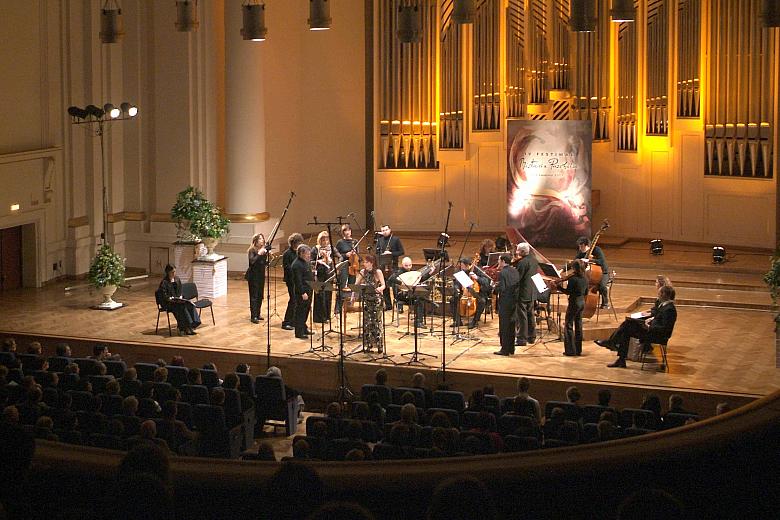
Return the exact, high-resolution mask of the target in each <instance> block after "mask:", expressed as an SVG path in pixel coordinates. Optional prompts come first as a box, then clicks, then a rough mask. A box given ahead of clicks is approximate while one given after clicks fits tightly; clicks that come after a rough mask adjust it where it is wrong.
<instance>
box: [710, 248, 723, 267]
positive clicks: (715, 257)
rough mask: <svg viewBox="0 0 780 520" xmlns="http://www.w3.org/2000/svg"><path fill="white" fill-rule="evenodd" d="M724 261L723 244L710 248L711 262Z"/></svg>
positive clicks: (718, 262) (719, 262)
mask: <svg viewBox="0 0 780 520" xmlns="http://www.w3.org/2000/svg"><path fill="white" fill-rule="evenodd" d="M725 261H726V248H725V247H723V246H715V247H713V248H712V263H713V264H722V263H723V262H725Z"/></svg>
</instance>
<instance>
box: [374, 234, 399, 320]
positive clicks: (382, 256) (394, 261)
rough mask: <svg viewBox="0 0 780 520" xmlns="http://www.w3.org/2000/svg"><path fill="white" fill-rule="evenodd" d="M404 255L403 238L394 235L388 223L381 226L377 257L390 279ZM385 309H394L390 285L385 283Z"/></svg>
mask: <svg viewBox="0 0 780 520" xmlns="http://www.w3.org/2000/svg"><path fill="white" fill-rule="evenodd" d="M402 256H404V246H403V244H401V239H400V238H398V237H397V236H394V235H393V230H392V229H390V226H388V225H387V224H385V225H383V226H382V228H381V233H380V236H379V238H377V241H376V257H377V259H378V261H379V267H381V268H382V273H384V275H385V280H386V279H388V278H389V277H390V276H391V275H392V274H393V273H394V272H395V271H396V270H397V269H398V259H399V258H401V257H402ZM384 299H385V310H386V311H389V310H392V301H391V300H390V287H389V286H387V285H385V292H384Z"/></svg>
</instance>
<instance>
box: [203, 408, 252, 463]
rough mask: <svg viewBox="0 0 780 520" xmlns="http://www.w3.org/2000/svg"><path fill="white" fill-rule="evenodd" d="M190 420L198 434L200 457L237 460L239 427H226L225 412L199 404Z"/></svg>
mask: <svg viewBox="0 0 780 520" xmlns="http://www.w3.org/2000/svg"><path fill="white" fill-rule="evenodd" d="M192 419H193V424H194V426H195V429H196V430H197V431H198V432H199V433H200V443H199V454H200V455H201V456H206V457H226V458H238V456H239V454H240V453H241V427H240V426H236V427H235V428H228V427H227V425H226V424H225V410H224V409H223V408H222V407H221V406H212V405H208V404H199V405H197V406H195V409H194V410H193V417H192Z"/></svg>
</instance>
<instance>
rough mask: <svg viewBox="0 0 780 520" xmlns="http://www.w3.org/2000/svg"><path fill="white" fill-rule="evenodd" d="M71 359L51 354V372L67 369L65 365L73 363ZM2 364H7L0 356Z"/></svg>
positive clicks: (49, 360)
mask: <svg viewBox="0 0 780 520" xmlns="http://www.w3.org/2000/svg"><path fill="white" fill-rule="evenodd" d="M4 354H5V352H4ZM71 361H72V360H71V358H69V357H63V356H51V357H50V358H49V359H48V362H49V372H63V371H65V367H66V366H68V365H69V364H70V363H71ZM0 364H5V363H3V362H2V357H0Z"/></svg>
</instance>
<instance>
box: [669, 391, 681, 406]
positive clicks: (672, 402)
mask: <svg viewBox="0 0 780 520" xmlns="http://www.w3.org/2000/svg"><path fill="white" fill-rule="evenodd" d="M682 405H683V398H682V396H681V395H680V394H672V395H670V396H669V410H680V409H682Z"/></svg>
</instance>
